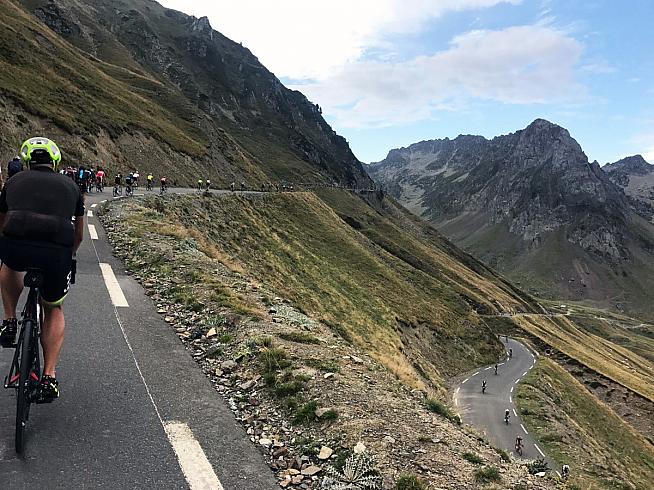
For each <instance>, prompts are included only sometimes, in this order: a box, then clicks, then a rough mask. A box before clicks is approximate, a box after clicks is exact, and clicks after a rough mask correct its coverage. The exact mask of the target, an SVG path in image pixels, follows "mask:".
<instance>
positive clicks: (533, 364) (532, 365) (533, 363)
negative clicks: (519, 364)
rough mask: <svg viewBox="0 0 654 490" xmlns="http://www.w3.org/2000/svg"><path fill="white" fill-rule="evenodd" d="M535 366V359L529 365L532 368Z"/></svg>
mask: <svg viewBox="0 0 654 490" xmlns="http://www.w3.org/2000/svg"><path fill="white" fill-rule="evenodd" d="M535 365H536V359H534V362H532V363H531V367H534V366H535Z"/></svg>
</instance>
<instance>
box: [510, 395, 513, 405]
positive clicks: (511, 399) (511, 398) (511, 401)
mask: <svg viewBox="0 0 654 490" xmlns="http://www.w3.org/2000/svg"><path fill="white" fill-rule="evenodd" d="M509 403H513V397H512V396H511V395H509Z"/></svg>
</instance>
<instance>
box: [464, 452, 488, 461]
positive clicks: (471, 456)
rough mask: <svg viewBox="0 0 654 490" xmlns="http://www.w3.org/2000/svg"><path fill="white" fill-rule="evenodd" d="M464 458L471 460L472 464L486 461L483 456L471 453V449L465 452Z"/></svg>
mask: <svg viewBox="0 0 654 490" xmlns="http://www.w3.org/2000/svg"><path fill="white" fill-rule="evenodd" d="M463 459H465V460H466V461H469V462H470V463H472V464H482V463H483V462H484V459H483V458H482V457H481V456H479V455H478V454H475V453H471V452H470V451H466V452H465V453H463Z"/></svg>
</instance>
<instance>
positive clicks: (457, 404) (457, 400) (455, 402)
mask: <svg viewBox="0 0 654 490" xmlns="http://www.w3.org/2000/svg"><path fill="white" fill-rule="evenodd" d="M454 405H455V406H457V407H458V406H459V399H458V398H455V399H454Z"/></svg>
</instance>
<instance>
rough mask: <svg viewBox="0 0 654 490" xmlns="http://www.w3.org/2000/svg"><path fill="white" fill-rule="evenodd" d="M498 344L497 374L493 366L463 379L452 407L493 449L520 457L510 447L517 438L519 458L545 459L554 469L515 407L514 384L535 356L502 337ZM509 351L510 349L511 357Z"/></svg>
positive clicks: (525, 371) (525, 373)
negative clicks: (506, 414)
mask: <svg viewBox="0 0 654 490" xmlns="http://www.w3.org/2000/svg"><path fill="white" fill-rule="evenodd" d="M502 341H503V343H504V345H505V347H506V352H507V355H506V358H505V359H504V360H503V361H502V362H500V363H498V367H497V375H495V369H494V365H493V366H488V367H485V368H482V369H480V370H479V371H475V372H474V373H473V374H471V375H470V376H469V377H468V378H466V379H464V380H463V382H462V383H461V384H460V385H459V387H458V388H456V390H455V392H454V403H455V406H456V408H457V409H458V411H459V413H460V414H461V418H462V419H463V421H464V422H465V423H468V424H471V425H473V426H475V427H477V428H478V429H479V430H481V431H482V432H483V433H484V434H485V435H486V437H487V438H488V440H489V442H490V443H491V444H492V445H493V446H495V447H498V448H501V449H505V450H506V451H508V452H509V453H511V454H513V456H514V457H520V456H519V455H518V454H517V453H516V452H515V450H514V448H515V440H516V437H517V436H521V437H522V443H523V445H524V449H523V452H522V458H525V459H537V458H545V460H546V461H547V462H548V463H549V466H550V468H552V469H553V470H556V467H554V466H552V464H553V463H552V461H551V460H550V459H548V458H547V457H546V456H545V454H544V452H543V451H542V449H541V448H540V447H539V446H538V443H537V442H536V441H535V440H534V438H533V437H532V436H531V434H529V432H528V430H527V429H526V428H525V426H524V424H523V423H522V421H521V420H520V417H519V416H518V413H517V411H516V408H515V392H516V389H517V385H518V382H519V381H520V380H521V379H522V378H524V377H525V376H526V375H527V373H528V372H529V371H530V370H531V369H532V368H533V367H534V366H535V364H536V355H535V354H534V353H533V352H532V351H531V350H529V349H528V348H527V347H525V346H524V345H523V344H521V343H520V342H518V341H516V340H514V339H512V338H509V339H508V340H505V339H504V338H502ZM509 349H513V356H512V357H511V358H509V354H508V352H509ZM483 380H486V383H487V385H486V394H482V392H481V386H482V381H483ZM507 408H508V409H509V413H510V419H509V424H508V425H507V424H506V423H505V422H504V411H505V410H506V409H507Z"/></svg>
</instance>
